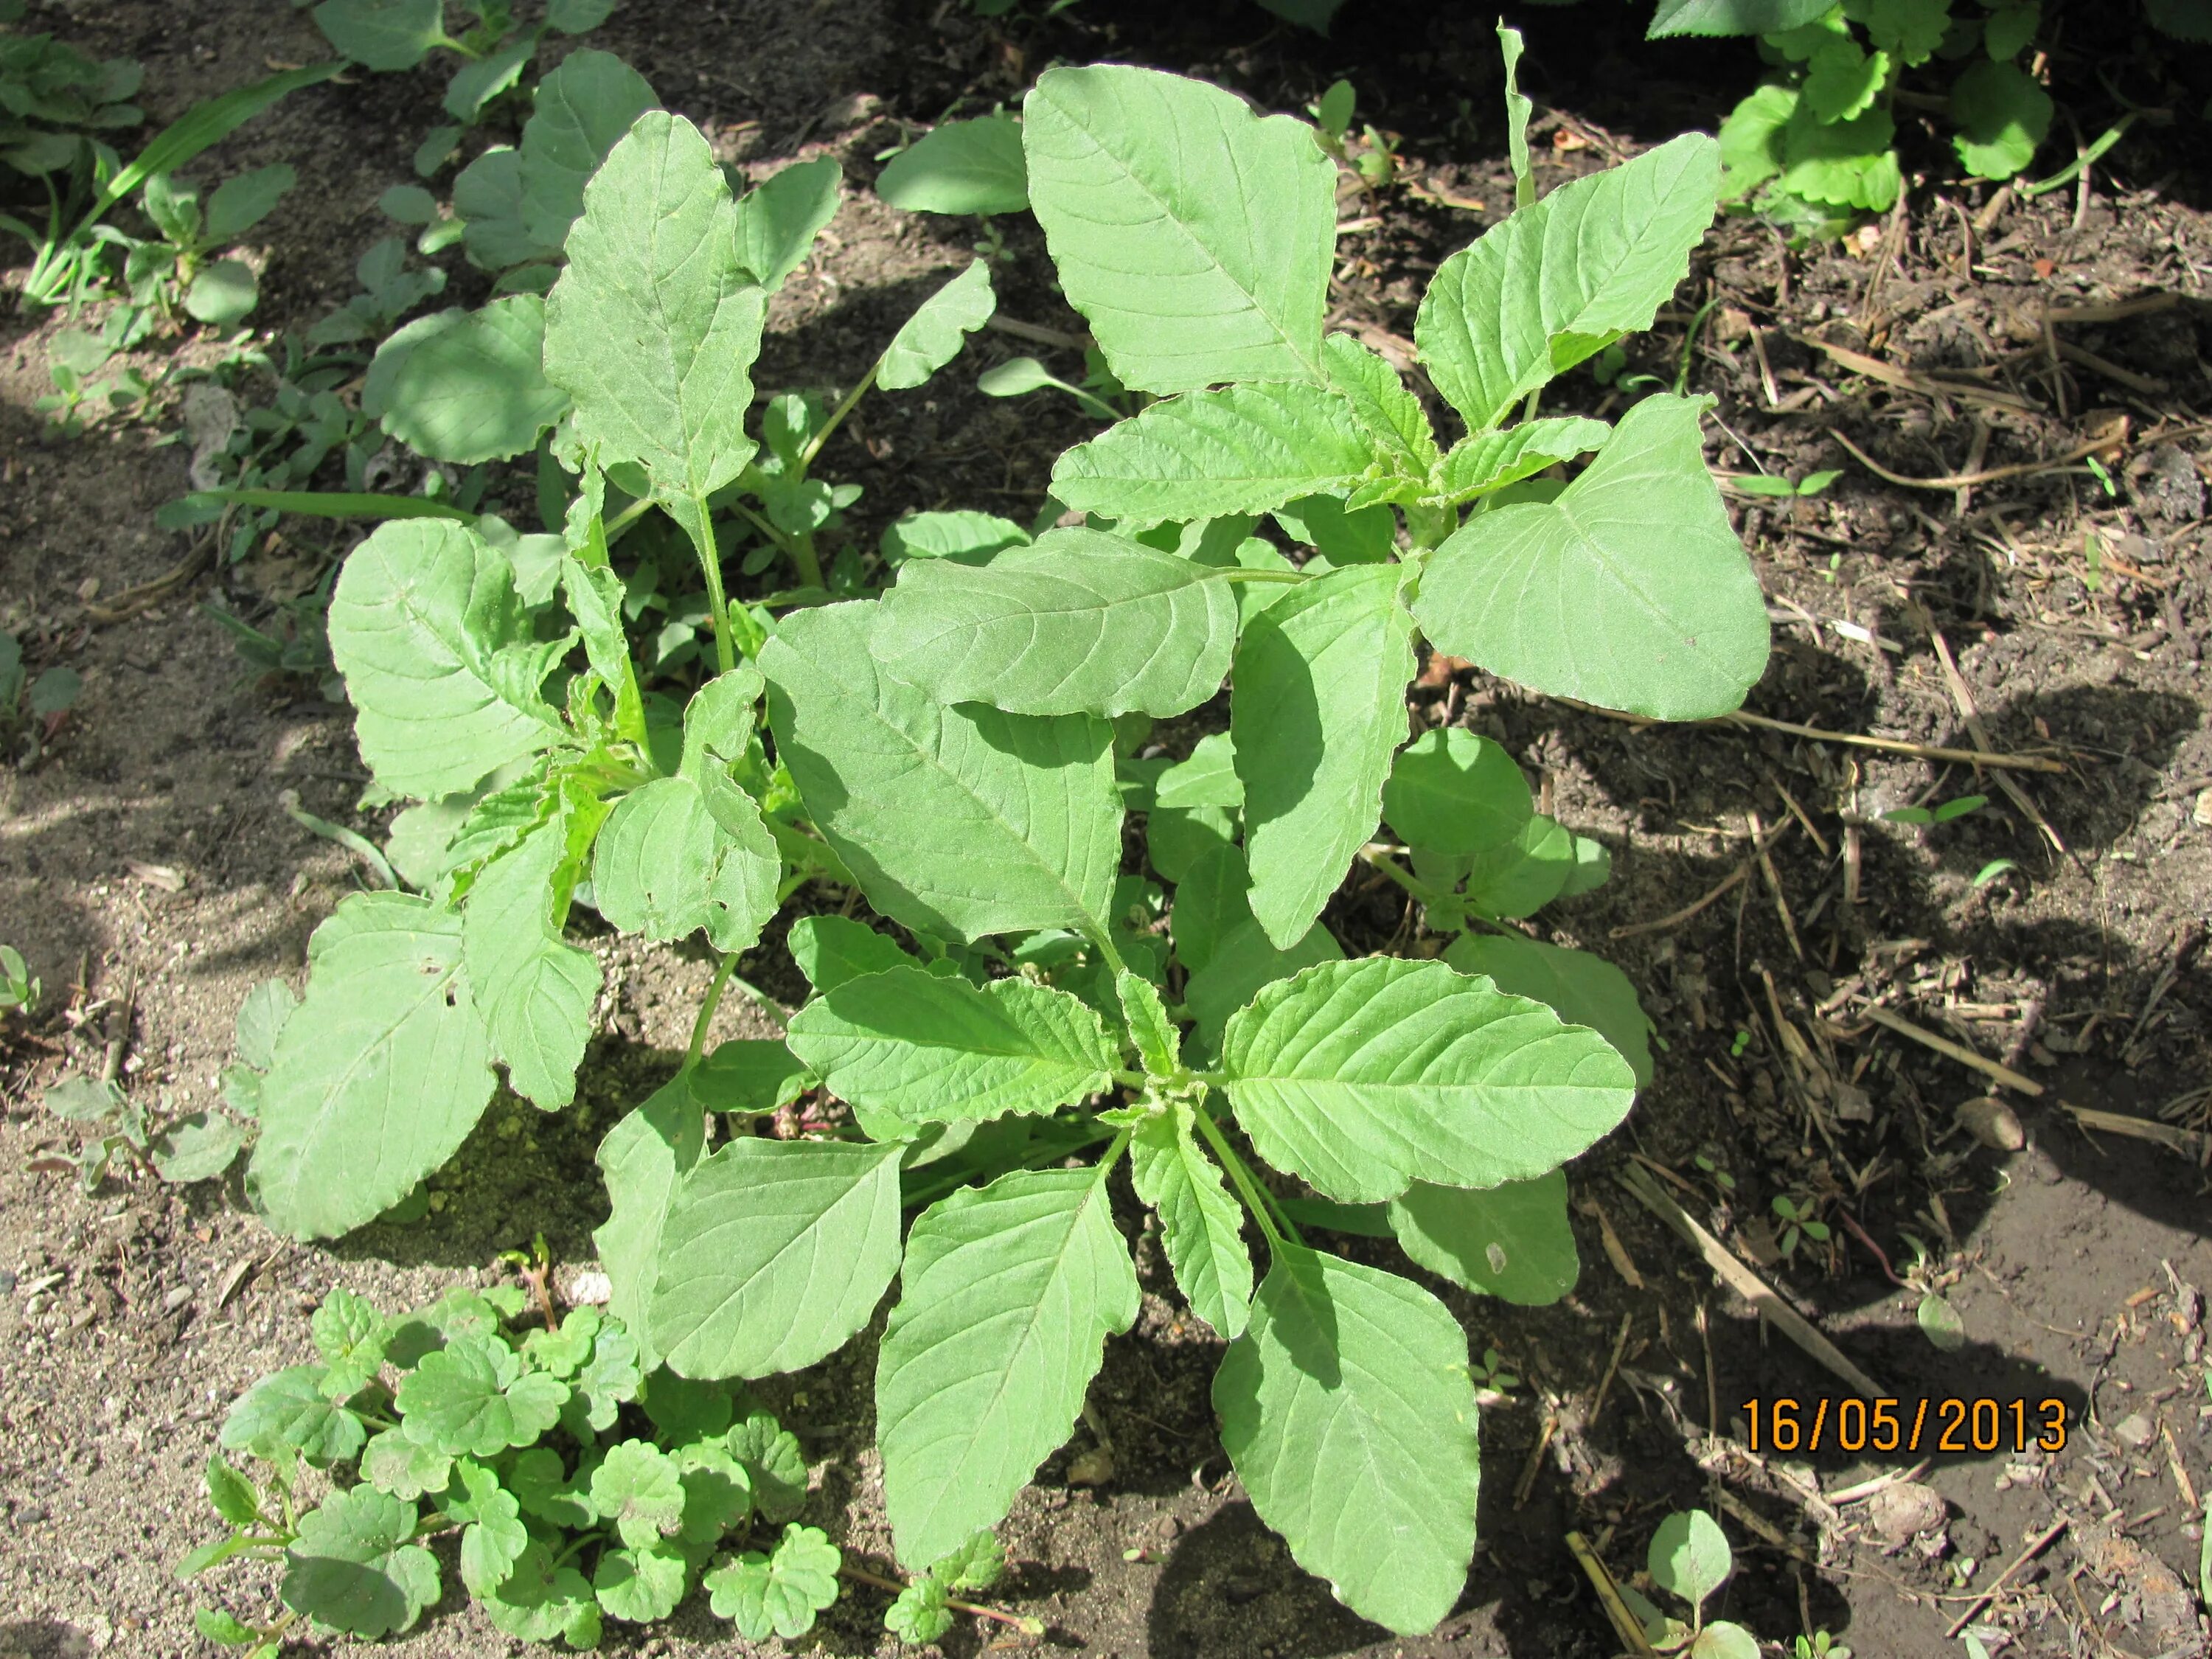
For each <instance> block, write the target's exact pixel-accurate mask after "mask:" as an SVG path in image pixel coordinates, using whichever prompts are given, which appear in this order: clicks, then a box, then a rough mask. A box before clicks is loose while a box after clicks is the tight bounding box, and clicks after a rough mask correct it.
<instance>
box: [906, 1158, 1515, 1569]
mask: <svg viewBox="0 0 2212 1659" xmlns="http://www.w3.org/2000/svg"><path fill="white" fill-rule="evenodd" d="M1138 1302H1139V1296H1138V1290H1137V1274H1136V1269H1135V1268H1134V1267H1133V1265H1132V1264H1131V1262H1130V1260H1129V1249H1128V1246H1127V1244H1126V1243H1123V1242H1122V1238H1121V1233H1120V1232H1119V1231H1117V1230H1116V1229H1115V1225H1114V1219H1113V1215H1112V1206H1111V1201H1110V1200H1109V1196H1108V1194H1107V1188H1106V1183H1105V1182H1104V1181H1103V1180H1101V1179H1100V1178H1099V1176H1098V1173H1097V1171H1096V1170H1017V1171H1016V1172H1014V1173H1013V1174H1012V1175H1005V1176H1000V1177H999V1179H997V1180H996V1181H994V1182H992V1183H991V1184H990V1185H989V1186H987V1187H983V1188H972V1187H971V1188H962V1189H961V1190H960V1191H959V1192H957V1193H955V1194H952V1195H951V1197H950V1198H946V1199H944V1200H940V1201H939V1202H938V1203H936V1204H933V1205H932V1206H930V1207H929V1208H928V1209H927V1211H925V1212H923V1213H922V1216H921V1218H920V1219H919V1220H917V1221H916V1222H915V1224H914V1228H913V1231H911V1232H910V1233H909V1234H908V1238H907V1253H906V1266H905V1268H904V1270H903V1273H902V1279H901V1294H900V1297H899V1302H898V1305H897V1306H896V1308H894V1309H892V1310H891V1316H890V1326H889V1328H887V1329H886V1330H885V1331H884V1340H883V1346H882V1349H881V1350H880V1352H879V1355H878V1361H877V1366H876V1424H877V1439H878V1444H879V1445H880V1446H881V1447H882V1449H883V1460H884V1508H885V1510H887V1511H888V1513H889V1516H890V1524H891V1534H892V1537H893V1540H894V1541H895V1542H896V1547H897V1550H898V1557H899V1559H900V1560H901V1561H902V1562H903V1563H904V1564H905V1565H908V1566H909V1567H912V1568H915V1569H920V1568H921V1567H924V1566H927V1565H928V1564H929V1563H931V1562H933V1561H937V1560H939V1559H942V1558H944V1557H945V1555H947V1554H949V1553H951V1551H953V1550H955V1549H957V1548H958V1547H960V1546H961V1545H962V1544H963V1543H964V1542H965V1541H967V1540H968V1539H969V1536H971V1535H972V1534H974V1533H975V1531H976V1530H977V1528H982V1527H987V1526H991V1525H993V1524H994V1523H995V1522H998V1521H999V1520H1000V1518H1001V1517H1002V1516H1005V1514H1006V1510H1007V1509H1008V1508H1009V1507H1010V1506H1011V1505H1012V1503H1013V1501H1014V1498H1015V1495H1016V1494H1017V1493H1018V1492H1020V1491H1021V1489H1022V1487H1023V1486H1024V1484H1025V1483H1026V1482H1027V1481H1028V1480H1029V1478H1030V1474H1032V1473H1034V1472H1035V1470H1036V1466H1037V1465H1038V1464H1039V1463H1040V1462H1042V1461H1043V1460H1044V1459H1045V1457H1046V1456H1047V1455H1048V1454H1049V1453H1051V1452H1052V1450H1053V1449H1054V1448H1055V1447H1057V1446H1058V1445H1059V1444H1060V1443H1061V1442H1062V1441H1063V1440H1065V1439H1066V1437H1067V1434H1068V1431H1069V1430H1070V1429H1071V1428H1072V1427H1073V1425H1074V1423H1075V1417H1076V1413H1078V1412H1079V1410H1080V1409H1081V1408H1082V1406H1083V1396H1084V1394H1085V1390H1086V1389H1088V1388H1089V1387H1090V1385H1091V1376H1093V1375H1094V1374H1095V1373H1096V1372H1097V1369H1098V1364H1099V1360H1100V1358H1102V1356H1103V1351H1104V1346H1105V1340H1106V1338H1107V1337H1109V1335H1114V1334H1119V1333H1120V1332H1122V1331H1126V1330H1127V1329H1128V1328H1129V1327H1130V1325H1131V1324H1133V1322H1135V1320H1136V1316H1137V1306H1138ZM1471 1496H1472V1488H1470V1497H1471Z"/></svg>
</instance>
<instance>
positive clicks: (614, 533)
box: [599, 495, 653, 547]
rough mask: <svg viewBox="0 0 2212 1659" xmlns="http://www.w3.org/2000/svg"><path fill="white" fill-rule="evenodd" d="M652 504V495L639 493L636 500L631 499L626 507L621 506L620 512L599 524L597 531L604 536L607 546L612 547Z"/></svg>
mask: <svg viewBox="0 0 2212 1659" xmlns="http://www.w3.org/2000/svg"><path fill="white" fill-rule="evenodd" d="M652 508H653V497H652V496H650V495H641V496H640V497H639V498H638V499H637V500H636V501H632V502H631V503H630V504H629V506H628V507H624V508H623V510H622V511H621V512H619V513H616V514H615V515H614V517H613V518H611V519H609V520H607V521H606V523H605V525H604V526H601V528H600V532H599V533H600V534H601V535H603V536H605V538H606V543H607V545H608V546H609V547H612V546H613V545H614V544H615V543H616V542H617V541H618V540H619V539H621V538H622V535H623V532H625V531H627V530H628V529H629V527H630V526H632V525H634V524H635V523H636V522H637V521H638V520H640V519H641V518H643V517H644V516H645V515H646V514H647V513H648V512H650V511H651V510H652Z"/></svg>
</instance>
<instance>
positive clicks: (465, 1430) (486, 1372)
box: [398, 1336, 568, 1457]
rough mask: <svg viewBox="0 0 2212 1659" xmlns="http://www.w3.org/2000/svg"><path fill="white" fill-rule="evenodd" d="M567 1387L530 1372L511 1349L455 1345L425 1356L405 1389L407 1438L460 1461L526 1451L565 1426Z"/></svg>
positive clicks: (474, 1340) (466, 1340) (469, 1340)
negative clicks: (563, 1410)
mask: <svg viewBox="0 0 2212 1659" xmlns="http://www.w3.org/2000/svg"><path fill="white" fill-rule="evenodd" d="M567 1401H568V1384H567V1383H563V1382H562V1381H561V1380H560V1378H558V1377H556V1376H548V1375H547V1374H546V1373H544V1371H525V1370H523V1369H522V1361H521V1360H520V1358H517V1356H516V1354H515V1352H514V1350H513V1349H512V1348H510V1347H508V1346H507V1344H506V1343H505V1342H502V1341H499V1340H494V1339H489V1338H486V1337H480V1336H462V1337H456V1338H454V1339H453V1340H451V1341H449V1342H447V1344H446V1346H444V1347H442V1348H441V1349H439V1350H438V1351H437V1352H435V1353H426V1354H424V1355H423V1356H422V1359H421V1360H420V1361H419V1362H418V1363H417V1364H416V1367H415V1369H414V1370H411V1371H410V1372H408V1374H407V1376H405V1378H404V1379H403V1380H402V1381H401V1383H400V1384H399V1396H398V1403H399V1410H400V1412H401V1413H402V1415H403V1417H404V1420H405V1426H406V1430H407V1432H408V1434H409V1435H410V1437H412V1438H414V1439H416V1440H419V1441H421V1442H422V1443H423V1444H424V1445H426V1446H435V1447H436V1448H437V1449H439V1450H440V1451H442V1452H450V1453H452V1454H453V1455H456V1456H459V1455H462V1454H464V1453H465V1454H467V1455H471V1456H473V1457H492V1456H495V1455H498V1454H499V1453H501V1452H503V1451H505V1450H506V1449H507V1448H508V1447H510V1446H526V1445H528V1444H529V1443H531V1442H532V1441H533V1440H535V1439H537V1438H538V1436H539V1435H541V1434H544V1432H545V1431H546V1430H548V1429H550V1428H551V1427H552V1426H553V1425H554V1424H556V1423H557V1422H558V1421H560V1419H561V1407H562V1405H563V1404H564V1403H566V1402H567Z"/></svg>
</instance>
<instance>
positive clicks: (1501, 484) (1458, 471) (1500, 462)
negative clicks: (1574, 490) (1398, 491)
mask: <svg viewBox="0 0 2212 1659" xmlns="http://www.w3.org/2000/svg"><path fill="white" fill-rule="evenodd" d="M1612 431H1613V428H1611V427H1609V426H1607V424H1606V423H1605V422H1603V421H1592V420H1588V419H1585V418H1584V417H1583V416H1580V415H1562V416H1557V417H1555V418H1553V419H1551V420H1543V421H1525V422H1522V424H1521V425H1519V426H1516V427H1509V428H1506V429H1505V430H1504V431H1503V432H1479V433H1476V434H1474V435H1472V436H1470V437H1467V438H1462V439H1461V440H1460V441H1459V442H1457V443H1455V444H1454V445H1453V446H1452V448H1451V453H1449V455H1447V456H1445V457H1444V458H1443V465H1441V466H1440V467H1439V469H1438V470H1437V475H1436V493H1435V494H1434V495H1432V496H1431V497H1430V499H1431V501H1433V502H1436V503H1437V504H1440V505H1443V506H1446V507H1463V506H1465V505H1466V504H1467V503H1468V502H1469V501H1473V500H1474V499H1475V498H1476V497H1477V496H1479V495H1488V494H1490V493H1491V492H1492V490H1496V489H1504V488H1505V486H1506V485H1508V484H1510V483H1519V482H1520V481H1521V480H1522V479H1523V478H1527V477H1534V475H1535V474H1537V473H1539V472H1541V471H1543V470H1544V469H1545V468H1546V467H1547V466H1550V465H1553V463H1554V462H1558V461H1571V460H1572V459H1574V458H1575V457H1576V456H1577V455H1580V454H1583V453H1587V452H1588V451H1589V450H1593V449H1595V448H1596V447H1598V446H1599V445H1600V444H1601V443H1603V442H1604V441H1606V438H1607V435H1609V434H1610V433H1611V432H1612Z"/></svg>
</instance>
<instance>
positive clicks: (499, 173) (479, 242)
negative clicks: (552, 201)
mask: <svg viewBox="0 0 2212 1659" xmlns="http://www.w3.org/2000/svg"><path fill="white" fill-rule="evenodd" d="M557 72H558V71H556V73H557ZM617 136H619V135H617ZM578 188H579V190H580V189H581V185H580V183H579V185H578ZM522 193H523V161H522V152H521V151H520V150H519V149H509V148H507V146H504V145H497V146H495V147H494V148H492V149H488V150H486V151H485V152H484V153H483V155H479V156H477V159H476V160H475V161H471V162H470V163H469V164H468V166H466V167H463V168H462V169H461V170H460V173H459V174H458V175H457V176H456V177H455V178H454V179H453V212H454V214H455V215H456V216H458V217H459V218H460V219H461V220H462V221H463V222H464V224H463V228H462V232H461V245H462V246H464V247H465V248H466V249H467V250H468V255H469V258H471V260H473V261H474V262H475V263H476V264H478V265H481V266H482V267H483V269H484V270H506V269H507V267H508V266H510V265H520V264H528V263H529V262H531V261H532V260H544V259H554V258H559V257H560V253H561V245H560V243H559V242H557V241H556V242H555V243H554V244H553V245H552V246H550V247H549V246H545V245H544V243H542V242H540V241H538V240H537V239H536V238H535V237H533V236H532V235H531V234H530V232H529V230H528V229H527V228H526V227H525V226H524V224H523V222H522ZM579 199H581V198H580V197H579ZM574 216H575V211H574V209H573V208H572V209H571V210H570V212H569V217H570V218H574Z"/></svg>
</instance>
